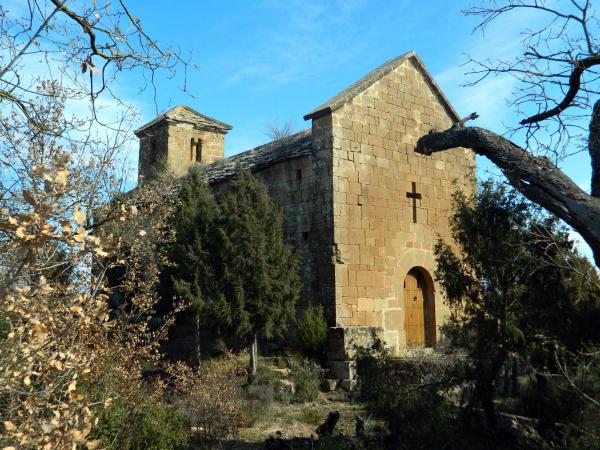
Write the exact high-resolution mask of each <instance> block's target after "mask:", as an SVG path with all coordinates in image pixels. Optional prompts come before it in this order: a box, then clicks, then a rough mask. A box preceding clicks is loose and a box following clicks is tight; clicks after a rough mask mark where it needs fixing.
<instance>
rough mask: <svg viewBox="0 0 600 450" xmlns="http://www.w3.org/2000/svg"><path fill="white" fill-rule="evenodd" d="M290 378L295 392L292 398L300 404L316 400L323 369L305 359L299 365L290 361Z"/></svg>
mask: <svg viewBox="0 0 600 450" xmlns="http://www.w3.org/2000/svg"><path fill="white" fill-rule="evenodd" d="M290 369H291V373H290V376H291V378H292V381H293V382H294V386H295V388H296V392H295V394H294V398H295V400H297V401H300V402H307V401H312V400H316V398H317V397H318V396H319V391H320V387H321V382H322V381H323V374H324V373H325V371H324V370H323V368H322V367H321V366H320V365H319V364H317V363H316V362H314V361H311V360H308V359H305V360H303V361H302V362H301V363H298V362H296V361H292V363H291V367H290Z"/></svg>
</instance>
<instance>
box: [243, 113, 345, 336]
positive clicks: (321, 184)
mask: <svg viewBox="0 0 600 450" xmlns="http://www.w3.org/2000/svg"><path fill="white" fill-rule="evenodd" d="M312 136H313V144H312V145H313V154H312V155H310V156H305V157H302V158H295V159H290V160H286V161H282V162H279V163H277V164H274V165H272V166H269V167H267V168H265V169H262V170H260V171H257V172H255V173H254V175H255V176H256V177H257V178H258V179H259V180H261V181H262V182H264V183H265V185H266V186H267V189H268V191H269V194H270V195H271V197H272V198H273V200H274V201H275V203H277V204H278V205H279V206H280V208H281V209H282V212H283V217H284V227H285V233H286V236H288V238H289V239H290V241H291V242H292V243H293V244H294V245H295V246H296V248H297V249H298V250H299V251H300V252H301V254H302V266H301V271H302V278H303V281H304V293H303V296H302V299H301V302H300V305H299V306H300V308H302V307H305V306H306V305H308V304H322V305H323V306H324V307H325V311H326V315H327V318H328V322H329V323H330V325H331V326H333V325H334V324H335V302H334V279H333V267H334V264H333V262H332V257H334V254H335V249H334V248H333V247H332V243H333V215H332V210H333V209H332V184H331V173H332V166H331V161H332V152H331V142H332V139H331V118H330V117H326V118H323V119H319V120H316V121H314V122H313V128H312Z"/></svg>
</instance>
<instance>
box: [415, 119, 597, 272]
mask: <svg viewBox="0 0 600 450" xmlns="http://www.w3.org/2000/svg"><path fill="white" fill-rule="evenodd" d="M596 116H597V117H596V119H598V122H600V114H597V115H596ZM593 119H594V118H593ZM595 123H596V121H595V120H592V125H590V132H591V133H593V134H594V136H595V135H596V134H595V132H597V131H600V123H599V124H598V125H597V128H593V127H595V126H596V124H595ZM599 139H600V137H599ZM593 142H594V143H595V142H597V141H593ZM590 143H592V141H590ZM595 145H598V144H595ZM456 147H466V148H470V149H472V150H473V151H474V152H475V153H477V154H478V155H481V156H485V157H487V158H488V159H490V160H491V161H492V162H493V163H494V164H495V165H496V166H498V167H499V168H500V170H502V172H503V173H504V175H505V176H506V177H507V178H508V180H509V181H510V183H511V184H512V185H513V186H514V187H515V188H516V189H518V190H519V191H520V192H521V193H522V194H523V195H524V196H525V197H527V198H528V199H529V200H531V201H533V202H535V203H537V204H538V205H540V206H542V207H544V208H545V209H547V210H548V211H550V212H551V213H553V214H555V215H556V216H558V217H559V218H561V219H562V220H564V221H565V222H566V223H567V224H569V225H570V226H571V227H573V228H574V229H575V230H576V231H578V232H579V233H580V234H581V236H582V237H583V239H584V240H585V241H586V242H587V243H588V244H589V246H590V247H591V248H592V251H593V252H594V260H595V262H596V266H599V267H600V198H597V197H594V196H592V195H589V194H588V193H586V192H585V191H583V190H582V189H581V188H580V187H579V186H577V185H576V184H575V183H574V182H573V181H572V180H571V179H570V178H569V177H567V176H566V175H565V174H564V173H563V172H562V171H561V170H560V169H559V168H558V167H556V165H554V164H553V163H552V162H551V161H550V160H549V159H548V158H545V157H543V156H541V157H536V156H533V155H531V154H530V153H528V152H527V151H525V150H524V149H522V148H521V147H519V146H518V145H516V144H515V143H513V142H511V141H509V140H508V139H506V138H504V137H502V136H499V135H497V134H495V133H492V132H491V131H488V130H485V129H483V128H478V127H461V126H454V127H452V128H450V129H448V130H446V131H441V132H435V131H434V132H430V133H429V134H427V135H425V136H423V137H421V138H420V139H419V141H418V142H417V146H416V148H415V152H417V153H420V154H422V155H430V154H432V153H435V152H440V151H444V150H448V149H451V148H456ZM597 154H598V155H599V160H600V146H599V150H598V153H597ZM594 173H596V172H595V171H594ZM594 182H595V180H593V183H594Z"/></svg>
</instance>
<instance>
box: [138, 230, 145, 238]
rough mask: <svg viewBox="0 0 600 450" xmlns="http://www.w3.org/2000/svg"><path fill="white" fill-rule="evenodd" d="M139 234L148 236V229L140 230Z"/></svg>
mask: <svg viewBox="0 0 600 450" xmlns="http://www.w3.org/2000/svg"><path fill="white" fill-rule="evenodd" d="M138 234H139V235H140V236H142V237H144V236H146V230H140V231H139V233H138Z"/></svg>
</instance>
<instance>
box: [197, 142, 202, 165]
mask: <svg viewBox="0 0 600 450" xmlns="http://www.w3.org/2000/svg"><path fill="white" fill-rule="evenodd" d="M196 162H202V141H201V140H200V139H198V142H196Z"/></svg>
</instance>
